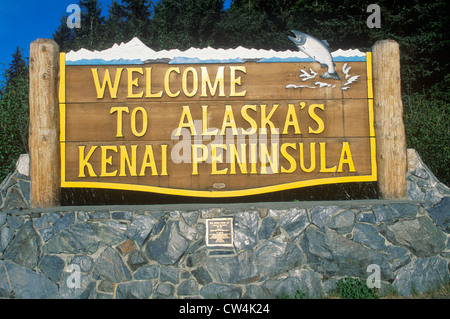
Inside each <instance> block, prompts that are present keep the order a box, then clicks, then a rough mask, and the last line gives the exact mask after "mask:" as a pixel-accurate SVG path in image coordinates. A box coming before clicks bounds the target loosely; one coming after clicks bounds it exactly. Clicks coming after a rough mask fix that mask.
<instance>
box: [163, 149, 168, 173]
mask: <svg viewBox="0 0 450 319" xmlns="http://www.w3.org/2000/svg"><path fill="white" fill-rule="evenodd" d="M167 146H168V145H167V144H163V145H161V176H167V175H168V174H167Z"/></svg>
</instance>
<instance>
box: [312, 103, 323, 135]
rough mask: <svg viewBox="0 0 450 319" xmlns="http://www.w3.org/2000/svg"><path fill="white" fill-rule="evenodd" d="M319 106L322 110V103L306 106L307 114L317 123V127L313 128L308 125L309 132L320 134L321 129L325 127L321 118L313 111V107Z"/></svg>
mask: <svg viewBox="0 0 450 319" xmlns="http://www.w3.org/2000/svg"><path fill="white" fill-rule="evenodd" d="M316 108H319V109H321V110H322V111H323V110H324V106H323V104H311V105H310V106H309V108H308V114H309V116H310V117H311V118H312V119H313V120H314V121H315V122H316V123H317V129H316V130H313V129H312V128H311V126H310V127H309V133H312V134H320V133H322V132H323V130H324V129H325V126H324V124H323V120H322V119H321V118H320V117H319V116H318V115H317V114H316V113H314V109H316Z"/></svg>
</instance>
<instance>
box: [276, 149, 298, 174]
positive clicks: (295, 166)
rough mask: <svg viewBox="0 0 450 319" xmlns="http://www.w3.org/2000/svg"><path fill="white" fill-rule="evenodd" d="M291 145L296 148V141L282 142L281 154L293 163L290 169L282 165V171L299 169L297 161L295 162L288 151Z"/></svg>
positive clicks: (288, 171)
mask: <svg viewBox="0 0 450 319" xmlns="http://www.w3.org/2000/svg"><path fill="white" fill-rule="evenodd" d="M288 147H291V148H293V149H294V150H295V149H296V147H297V145H296V144H295V143H284V144H281V149H280V152H281V155H282V156H283V157H284V158H285V159H287V160H288V161H289V164H290V165H291V166H290V167H289V169H285V168H284V167H283V166H281V173H293V172H295V170H296V169H297V163H296V162H295V159H294V158H293V157H292V156H291V155H290V154H289V153H288V152H287V150H286V149H287V148H288Z"/></svg>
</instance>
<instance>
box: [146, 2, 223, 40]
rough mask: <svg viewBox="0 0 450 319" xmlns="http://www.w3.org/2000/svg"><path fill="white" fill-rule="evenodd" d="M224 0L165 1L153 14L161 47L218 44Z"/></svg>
mask: <svg viewBox="0 0 450 319" xmlns="http://www.w3.org/2000/svg"><path fill="white" fill-rule="evenodd" d="M223 3H224V0H162V1H161V2H158V3H157V5H156V6H155V13H154V16H153V23H154V30H155V32H156V34H155V35H154V38H155V39H156V41H157V42H156V44H157V46H158V48H160V49H169V48H178V49H187V48H189V47H206V46H210V45H213V44H215V39H216V35H217V34H216V25H217V23H218V22H219V21H220V19H221V17H222V15H223V11H222V10H223Z"/></svg>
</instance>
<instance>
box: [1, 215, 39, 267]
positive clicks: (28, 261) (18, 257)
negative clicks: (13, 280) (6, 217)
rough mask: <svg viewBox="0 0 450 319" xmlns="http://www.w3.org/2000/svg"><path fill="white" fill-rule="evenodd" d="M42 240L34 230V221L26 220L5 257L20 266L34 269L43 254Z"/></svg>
mask: <svg viewBox="0 0 450 319" xmlns="http://www.w3.org/2000/svg"><path fill="white" fill-rule="evenodd" d="M40 242H41V240H40V238H39V235H38V234H37V233H36V231H35V230H34V228H33V226H32V222H30V221H29V222H26V223H25V224H24V225H23V226H22V227H21V228H20V230H19V231H18V232H17V234H16V237H14V239H13V241H12V242H11V244H10V245H9V247H8V248H7V249H6V250H5V252H4V254H3V258H4V259H8V260H11V261H13V262H15V263H16V264H18V265H20V266H23V267H26V268H30V269H33V268H34V267H36V266H37V264H38V262H39V256H40V254H41V245H40Z"/></svg>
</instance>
